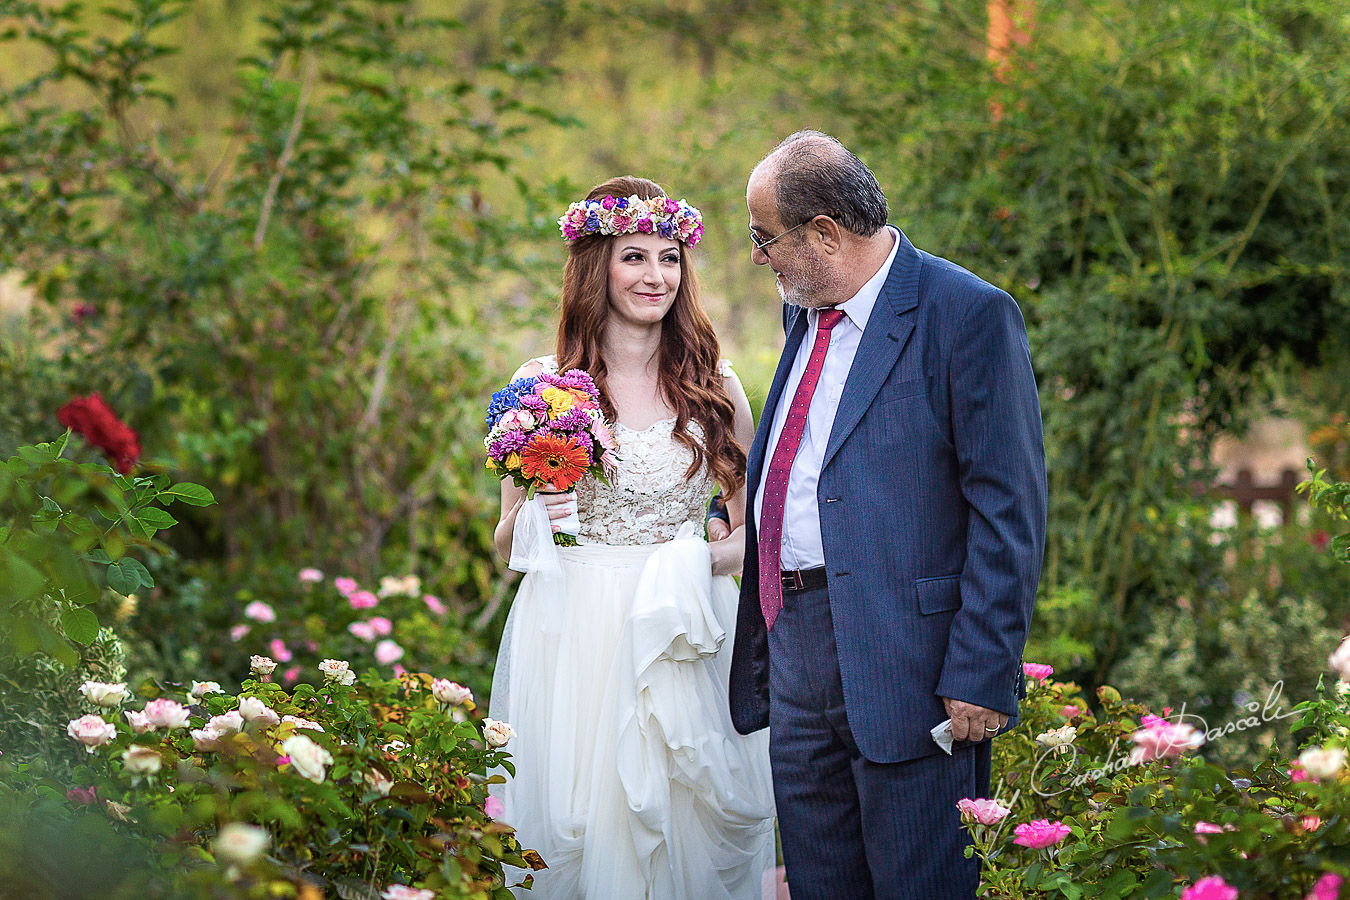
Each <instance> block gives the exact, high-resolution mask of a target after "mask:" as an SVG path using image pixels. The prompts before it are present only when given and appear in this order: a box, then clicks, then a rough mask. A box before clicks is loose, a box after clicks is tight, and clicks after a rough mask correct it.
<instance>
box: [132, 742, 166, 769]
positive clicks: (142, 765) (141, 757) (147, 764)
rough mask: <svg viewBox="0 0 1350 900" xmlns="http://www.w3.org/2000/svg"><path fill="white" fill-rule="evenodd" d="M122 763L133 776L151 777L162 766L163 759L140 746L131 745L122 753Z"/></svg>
mask: <svg viewBox="0 0 1350 900" xmlns="http://www.w3.org/2000/svg"><path fill="white" fill-rule="evenodd" d="M122 762H123V763H124V764H125V765H126V767H127V771H128V772H131V773H132V774H133V775H153V774H155V773H156V772H158V771H159V770H160V767H161V766H163V765H164V758H163V757H162V756H160V755H159V754H158V753H156V752H155V751H154V750H151V749H150V748H149V747H143V746H141V745H140V744H132V745H131V746H130V747H128V748H127V749H126V750H124V751H122Z"/></svg>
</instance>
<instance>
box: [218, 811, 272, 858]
mask: <svg viewBox="0 0 1350 900" xmlns="http://www.w3.org/2000/svg"><path fill="white" fill-rule="evenodd" d="M271 840H272V838H271V836H270V835H269V834H268V833H267V832H266V831H264V830H263V829H261V828H259V827H258V826H257V825H246V824H244V823H243V822H231V823H229V824H228V825H226V826H225V827H223V828H221V829H220V833H219V834H217V835H216V839H215V841H213V842H212V844H211V847H212V849H213V850H215V851H216V856H218V857H221V858H222V859H226V860H228V861H230V862H232V863H238V864H240V865H247V864H248V863H251V862H253V860H255V859H257V858H258V857H259V856H261V855H262V852H263V851H264V850H266V849H267V845H268V844H269V843H271Z"/></svg>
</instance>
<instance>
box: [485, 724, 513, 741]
mask: <svg viewBox="0 0 1350 900" xmlns="http://www.w3.org/2000/svg"><path fill="white" fill-rule="evenodd" d="M515 736H516V730H515V729H514V728H512V727H511V726H510V725H508V724H507V723H505V722H499V721H497V720H496V719H484V720H483V737H484V738H485V739H486V740H487V743H488V746H489V747H505V746H506V744H507V742H508V741H510V740H511V738H513V737H515Z"/></svg>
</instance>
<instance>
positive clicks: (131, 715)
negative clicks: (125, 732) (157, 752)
mask: <svg viewBox="0 0 1350 900" xmlns="http://www.w3.org/2000/svg"><path fill="white" fill-rule="evenodd" d="M122 715H124V716H126V717H127V724H128V725H130V726H131V730H132V731H134V732H136V733H137V734H145V733H146V732H147V731H154V730H155V726H154V725H151V724H150V720H149V719H147V718H146V717H145V713H143V712H136V711H135V710H134V709H128V710H126V711H125V712H123V713H122Z"/></svg>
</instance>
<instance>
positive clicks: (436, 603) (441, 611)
mask: <svg viewBox="0 0 1350 900" xmlns="http://www.w3.org/2000/svg"><path fill="white" fill-rule="evenodd" d="M422 602H423V603H425V604H426V605H427V609H429V610H431V611H432V612H433V613H435V614H436V615H438V616H443V615H445V614H446V613H447V612H449V610H447V609H446V608H445V604H444V603H442V602H441V599H440V598H439V597H433V596H431V595H430V594H423V595H422Z"/></svg>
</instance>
